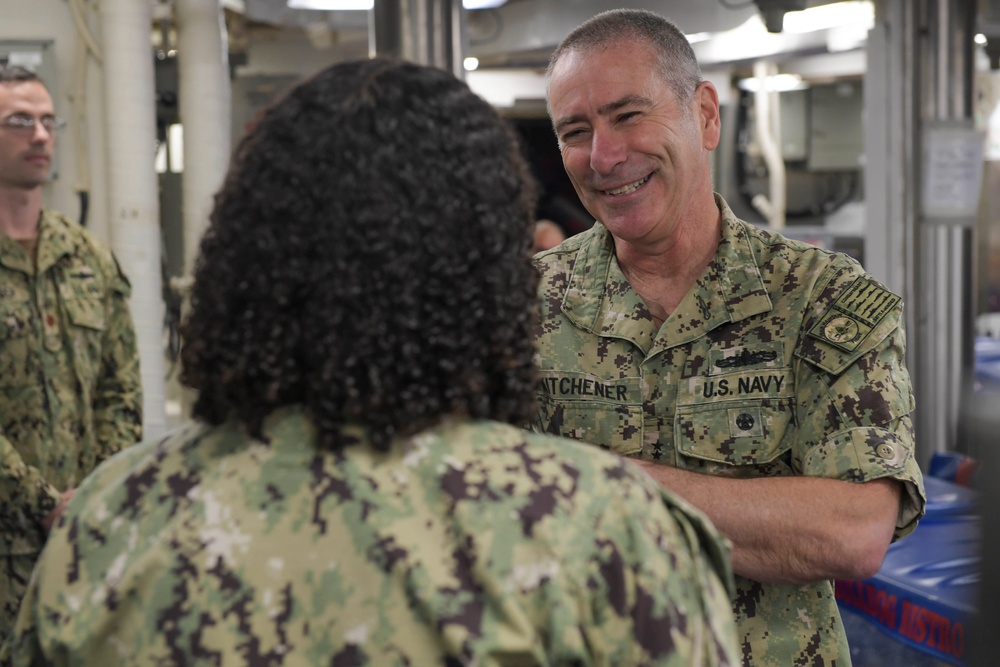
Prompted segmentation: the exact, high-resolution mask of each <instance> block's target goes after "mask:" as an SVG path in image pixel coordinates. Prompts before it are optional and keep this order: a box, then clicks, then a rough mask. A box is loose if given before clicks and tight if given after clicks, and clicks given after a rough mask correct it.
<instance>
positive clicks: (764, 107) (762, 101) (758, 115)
mask: <svg viewBox="0 0 1000 667" xmlns="http://www.w3.org/2000/svg"><path fill="white" fill-rule="evenodd" d="M777 71H778V68H777V65H775V64H774V63H773V62H768V61H764V60H760V61H757V62H756V63H754V66H753V75H754V78H755V79H757V90H756V91H755V92H754V95H753V100H754V129H755V130H756V138H757V143H758V145H760V150H761V154H762V155H763V157H764V164H766V165H767V180H768V184H769V196H766V197H765V196H764V195H763V194H759V195H757V196H755V197H754V198H753V201H752V202H751V203H752V204H753V205H754V208H756V209H757V210H758V211H759V212H760V213H761V214H762V215H763V216H764V217H765V218H766V219H767V222H768V224H769V225H770V227H771V228H772V229H782V228H784V226H785V210H786V208H787V207H786V204H785V202H786V200H787V193H786V190H787V186H786V178H787V177H786V174H785V159H784V158H783V157H782V156H781V146H780V145H779V143H778V138H777V132H776V129H775V128H778V127H780V123H779V117H778V115H779V110H780V108H779V106H778V93H777V92H776V91H774V90H771V84H770V82H771V80H772V76H774V75H775V74H777Z"/></svg>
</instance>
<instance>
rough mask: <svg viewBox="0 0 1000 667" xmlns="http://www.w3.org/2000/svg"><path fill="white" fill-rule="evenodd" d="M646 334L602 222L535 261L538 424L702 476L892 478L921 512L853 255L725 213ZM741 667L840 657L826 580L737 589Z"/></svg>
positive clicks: (896, 401) (891, 330)
mask: <svg viewBox="0 0 1000 667" xmlns="http://www.w3.org/2000/svg"><path fill="white" fill-rule="evenodd" d="M717 203H718V205H719V208H720V210H721V214H722V238H721V241H720V243H719V248H718V251H717V252H716V255H715V258H714V259H713V260H712V262H711V263H710V264H709V266H708V267H707V268H706V269H705V271H704V273H703V274H702V275H701V276H700V277H699V278H698V280H697V282H696V284H695V285H694V286H693V287H692V288H691V289H690V290H689V291H688V293H687V294H686V295H685V296H684V298H683V300H682V301H681V303H680V304H679V305H678V307H677V308H676V309H675V310H674V312H673V313H672V314H671V315H670V316H669V318H668V319H667V320H666V322H664V324H663V326H662V327H661V328H660V329H659V330H657V329H656V327H655V325H654V323H653V319H652V317H651V316H650V313H649V311H648V310H647V308H646V306H645V304H644V303H643V301H642V299H641V297H639V295H638V294H637V293H636V292H635V291H634V290H633V289H632V287H631V286H630V285H629V283H628V282H627V280H626V279H625V276H624V275H623V274H622V271H621V269H620V267H619V266H618V263H617V261H616V259H615V254H614V245H613V239H612V237H611V235H610V233H609V232H608V231H607V230H606V229H605V228H604V226H603V225H600V224H595V225H594V227H593V228H592V229H591V230H589V231H587V232H584V233H583V234H580V235H578V236H576V237H573V238H570V239H569V240H568V241H567V242H565V243H564V244H563V245H561V246H559V247H557V248H555V249H553V250H549V251H547V252H544V253H541V254H539V255H537V256H536V260H537V263H538V265H539V268H540V271H541V282H540V284H539V295H540V301H541V309H542V315H541V318H540V325H539V330H538V335H537V341H536V343H537V346H538V364H539V367H540V369H541V382H540V384H539V400H540V409H539V415H538V428H539V429H540V430H542V431H546V432H549V433H554V434H559V435H563V436H568V437H572V438H577V439H581V440H586V441H589V442H593V443H596V444H599V445H601V446H603V447H607V448H610V449H611V450H613V451H615V452H618V453H620V454H623V455H625V456H632V457H636V458H640V459H645V460H650V461H657V462H660V463H663V464H665V465H670V466H676V467H679V468H683V469H687V470H692V471H696V472H700V473H705V474H709V475H724V476H729V477H762V476H776V475H811V476H817V477H828V478H834V479H843V480H850V481H853V482H864V481H868V480H873V479H878V478H882V477H889V478H893V479H898V480H901V481H903V482H904V483H905V487H906V491H905V492H904V493H903V502H902V505H901V509H900V513H899V516H898V520H897V530H896V537H900V536H902V535H905V534H907V533H909V532H910V531H912V530H913V529H914V528H915V527H916V522H917V520H918V519H919V517H920V516H921V515H922V514H923V509H924V503H925V499H924V493H923V479H922V477H921V473H920V469H919V467H918V466H917V463H916V461H915V459H914V452H913V430H912V424H911V419H910V417H909V416H908V415H909V413H910V412H911V411H912V410H913V406H914V401H913V397H912V393H911V390H910V381H909V376H908V374H907V372H906V369H905V367H904V366H903V349H904V337H903V329H902V325H901V304H900V303H899V301H900V300H899V298H898V297H896V296H895V295H894V294H892V293H891V292H888V291H887V290H885V289H884V288H882V287H881V286H880V285H879V284H878V283H876V282H875V281H874V280H873V279H872V278H871V277H870V276H868V275H866V274H865V273H864V271H863V269H862V268H861V266H860V265H859V264H858V263H857V262H856V261H854V260H853V259H851V258H849V257H847V256H845V255H842V254H835V253H831V252H828V251H825V250H821V249H818V248H814V247H812V246H809V245H807V244H804V243H800V242H797V241H792V240H789V239H786V238H783V237H782V236H780V235H778V234H772V233H768V232H765V231H763V230H760V229H757V228H755V227H753V226H751V225H748V224H746V223H745V222H742V221H740V220H738V219H737V218H736V217H735V216H734V215H733V214H732V211H730V209H729V207H728V206H727V205H726V203H725V202H724V201H723V200H722V199H721V198H717ZM736 587H737V593H736V597H735V598H734V609H735V612H736V617H737V623H738V625H739V639H740V642H741V644H742V646H743V651H744V658H745V659H746V664H748V665H768V666H772V665H773V666H776V667H777V666H780V667H787V666H788V665H793V664H795V665H798V664H803V665H804V664H808V665H814V664H815V665H828V666H829V665H834V664H836V665H837V666H838V667H844V666H845V665H849V664H850V655H849V652H848V648H847V643H846V637H845V634H844V630H843V624H842V622H841V619H840V614H839V612H838V609H837V605H836V602H835V600H834V591H833V585H832V582H829V581H822V582H818V583H815V584H812V585H808V586H791V585H776V584H762V583H759V582H755V581H751V580H748V579H745V578H742V577H737V578H736Z"/></svg>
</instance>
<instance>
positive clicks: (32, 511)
mask: <svg viewBox="0 0 1000 667" xmlns="http://www.w3.org/2000/svg"><path fill="white" fill-rule="evenodd" d="M61 125H62V121H61V120H60V119H58V118H57V117H56V116H55V115H54V112H53V104H52V97H51V96H50V95H49V92H48V90H46V88H45V86H44V85H43V84H42V82H41V81H40V80H38V78H37V77H36V76H35V75H34V74H33V73H31V72H29V71H27V70H24V69H22V68H19V67H4V66H0V492H2V497H0V564H2V565H0V568H2V569H0V639H2V638H3V637H4V636H5V635H6V634H7V632H8V631H9V630H10V628H11V627H12V625H13V620H14V618H15V616H16V612H17V605H18V601H19V600H20V598H21V595H22V594H23V592H24V587H25V585H26V583H27V579H28V576H29V575H30V574H31V568H32V566H33V564H34V561H35V558H36V557H37V555H38V551H39V549H40V546H41V543H42V542H43V541H44V537H45V526H46V519H48V522H51V521H52V519H53V518H54V517H53V515H52V511H53V510H54V509H55V508H56V507H57V506H58V505H59V504H60V502H61V501H63V500H64V499H66V498H68V497H69V495H70V494H71V493H72V488H73V487H74V486H76V484H77V483H79V482H80V481H81V480H82V479H83V478H84V476H85V475H86V474H87V473H89V472H90V471H91V470H93V468H94V467H95V466H96V465H97V464H98V463H100V462H101V461H103V460H104V459H106V458H107V457H108V456H110V455H111V454H114V453H115V452H117V451H119V450H120V449H121V448H122V447H125V446H127V445H131V444H133V443H135V442H136V441H137V440H138V439H139V438H140V436H141V424H142V419H141V401H142V396H141V391H140V385H139V359H138V355H137V352H136V341H135V332H134V330H133V327H132V319H131V317H130V315H129V311H128V305H127V299H128V296H129V284H128V281H126V280H125V277H124V276H123V275H122V274H121V271H120V270H119V268H118V264H117V262H116V261H115V260H114V258H113V257H112V256H111V253H110V252H108V250H107V249H105V248H103V247H102V246H100V245H99V244H98V243H97V242H96V241H95V240H94V239H93V238H92V237H91V236H90V235H89V234H87V233H86V231H84V230H83V229H82V228H81V227H80V226H79V225H77V224H76V223H74V222H71V221H70V220H68V219H67V218H65V217H64V216H62V215H60V214H59V213H56V212H55V211H51V210H48V209H45V208H43V207H42V185H43V184H44V183H45V182H46V181H47V180H48V177H49V172H50V170H51V166H52V156H53V148H54V144H55V133H56V131H57V130H58V129H59V127H61Z"/></svg>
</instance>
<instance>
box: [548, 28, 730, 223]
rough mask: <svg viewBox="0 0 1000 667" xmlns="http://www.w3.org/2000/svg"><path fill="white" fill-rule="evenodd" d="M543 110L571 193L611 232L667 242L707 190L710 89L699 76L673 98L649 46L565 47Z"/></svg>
mask: <svg viewBox="0 0 1000 667" xmlns="http://www.w3.org/2000/svg"><path fill="white" fill-rule="evenodd" d="M713 105H714V107H713ZM549 111H550V113H551V115H552V122H553V125H554V127H555V130H556V135H557V137H558V139H559V146H560V150H561V151H562V158H563V165H564V166H565V168H566V173H567V174H568V175H569V177H570V180H571V181H572V182H573V185H574V187H575V188H576V192H577V195H579V197H580V200H581V201H582V202H583V205H584V206H586V207H587V210H588V211H590V213H591V214H592V215H593V216H594V217H595V218H597V219H598V220H600V221H601V222H602V223H603V224H604V225H605V227H607V228H608V230H609V231H611V233H612V234H613V235H614V236H615V237H617V238H619V239H623V240H625V241H627V242H629V243H656V242H658V241H661V240H663V241H667V242H669V241H670V240H671V239H673V238H674V237H675V235H676V234H677V233H678V230H680V229H681V226H682V223H683V221H684V219H685V217H686V216H685V214H686V213H687V212H689V211H690V210H691V207H692V203H693V202H696V201H698V200H700V199H701V198H703V197H704V196H705V192H706V188H707V192H708V193H709V196H710V193H711V168H710V161H709V152H710V151H711V150H713V149H714V148H715V146H716V145H717V143H718V98H717V96H716V95H715V89H714V88H712V87H711V85H710V84H701V86H699V88H698V90H697V91H695V95H694V99H693V100H692V101H691V102H690V103H686V104H684V105H681V104H680V103H679V102H678V100H677V97H676V95H675V94H674V91H673V89H672V88H671V87H670V85H669V84H668V83H667V82H666V81H665V80H664V78H663V76H662V75H661V74H660V72H659V69H658V68H657V61H656V57H655V54H654V52H653V50H652V48H651V47H650V46H648V45H646V44H643V43H634V44H626V45H620V46H615V47H609V48H605V49H600V48H599V49H593V50H590V51H583V52H581V51H571V52H569V53H567V54H565V55H564V56H563V57H562V58H561V59H560V60H559V61H558V62H557V63H556V65H555V68H554V69H553V71H552V76H551V79H550V81H549ZM713 114H714V116H713Z"/></svg>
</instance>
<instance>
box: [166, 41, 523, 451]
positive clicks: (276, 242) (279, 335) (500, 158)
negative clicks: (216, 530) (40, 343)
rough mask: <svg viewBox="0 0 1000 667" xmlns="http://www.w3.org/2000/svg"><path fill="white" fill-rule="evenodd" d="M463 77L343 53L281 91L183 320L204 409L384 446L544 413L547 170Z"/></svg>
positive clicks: (258, 130) (226, 196) (235, 184)
mask: <svg viewBox="0 0 1000 667" xmlns="http://www.w3.org/2000/svg"><path fill="white" fill-rule="evenodd" d="M530 179H531V176H530V172H529V171H528V169H527V166H526V165H525V163H524V160H523V158H522V156H521V151H520V146H519V145H518V140H517V138H516V135H515V133H514V132H513V130H512V129H511V128H510V127H509V126H508V124H507V123H506V122H505V121H504V120H503V119H501V118H500V117H499V115H498V114H497V112H496V111H495V110H494V109H493V108H492V107H491V106H490V105H489V104H487V103H486V102H485V101H484V100H482V99H481V98H479V97H478V96H476V95H475V94H473V93H472V92H471V91H470V90H469V88H468V87H467V86H466V84H465V83H463V82H462V81H460V80H458V79H457V78H456V77H455V76H453V75H452V74H450V73H448V72H446V71H444V70H439V69H435V68H431V67H424V66H420V65H416V64H413V63H407V62H402V61H396V60H388V59H373V60H361V61H352V62H346V63H341V64H337V65H334V66H332V67H329V68H328V69H325V70H323V71H322V72H320V73H319V74H317V75H316V76H314V77H312V78H311V79H309V80H307V81H305V82H304V83H301V84H300V85H298V86H297V87H295V88H293V89H292V90H291V91H290V92H289V93H288V94H286V96H285V97H283V98H282V99H281V100H280V101H279V102H277V103H276V104H274V105H273V106H272V107H270V108H269V109H268V110H267V111H266V112H265V113H264V114H263V116H262V117H261V118H260V121H259V123H258V124H257V126H256V127H255V128H254V129H253V130H252V131H251V132H250V133H249V134H248V135H247V136H246V137H244V138H243V140H242V142H241V143H240V144H239V146H238V148H237V151H236V153H235V155H234V158H233V163H232V165H231V167H230V170H229V174H228V175H227V177H226V180H225V183H224V185H223V187H222V189H221V190H220V192H219V193H218V194H217V195H216V199H215V206H214V209H213V212H212V215H211V224H210V226H209V228H208V230H207V231H206V234H205V236H204V238H203V240H202V243H201V251H200V255H199V257H198V260H197V262H196V266H195V276H194V277H195V283H194V287H193V290H192V294H191V308H190V312H189V315H188V317H187V318H186V320H185V323H184V325H183V329H182V332H183V340H184V342H183V349H182V352H181V357H182V360H183V364H184V370H183V373H182V376H181V379H182V381H183V382H184V384H186V385H188V386H190V387H192V388H195V389H197V390H199V394H198V397H197V399H196V402H195V404H194V407H193V412H194V416H195V417H196V418H198V419H201V420H203V421H206V422H208V423H211V424H218V423H221V422H222V421H224V420H226V419H229V418H236V419H238V420H240V422H241V423H243V424H244V425H245V426H246V427H247V429H248V430H249V432H250V434H251V435H253V436H255V437H261V433H260V429H261V426H262V422H263V419H264V418H265V417H266V416H267V414H268V413H270V412H271V411H273V410H274V409H275V408H278V407H280V406H283V405H290V404H302V405H304V406H305V407H306V408H307V410H308V411H309V412H310V414H311V415H312V417H313V419H314V420H315V422H316V425H317V428H318V430H319V433H320V444H321V446H324V447H330V448H337V447H341V446H343V445H345V444H347V438H345V437H344V436H343V435H342V431H343V426H344V425H345V424H346V423H348V422H355V423H361V424H363V425H365V426H366V427H367V428H368V429H369V432H370V434H371V437H372V439H373V442H374V443H375V444H376V446H377V447H379V448H380V449H385V448H386V447H388V446H389V443H390V441H391V439H392V438H393V437H395V436H396V435H406V434H412V433H415V432H417V431H419V430H422V429H423V428H425V427H427V426H430V425H432V424H434V423H435V422H438V421H440V420H441V419H443V418H445V417H448V416H455V417H470V418H483V419H494V420H498V421H505V422H508V423H513V424H519V425H524V424H527V423H528V422H529V420H530V419H531V418H532V417H533V414H534V409H535V408H534V386H535V381H536V373H535V370H534V366H533V363H532V354H533V347H532V334H531V322H532V320H533V319H534V316H535V309H534V299H535V287H536V283H537V275H536V273H535V270H534V268H533V266H532V264H531V259H530V256H529V247H530V244H531V224H532V215H531V214H532V211H533V209H534V192H533V190H534V184H533V183H532V182H531V180H530Z"/></svg>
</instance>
